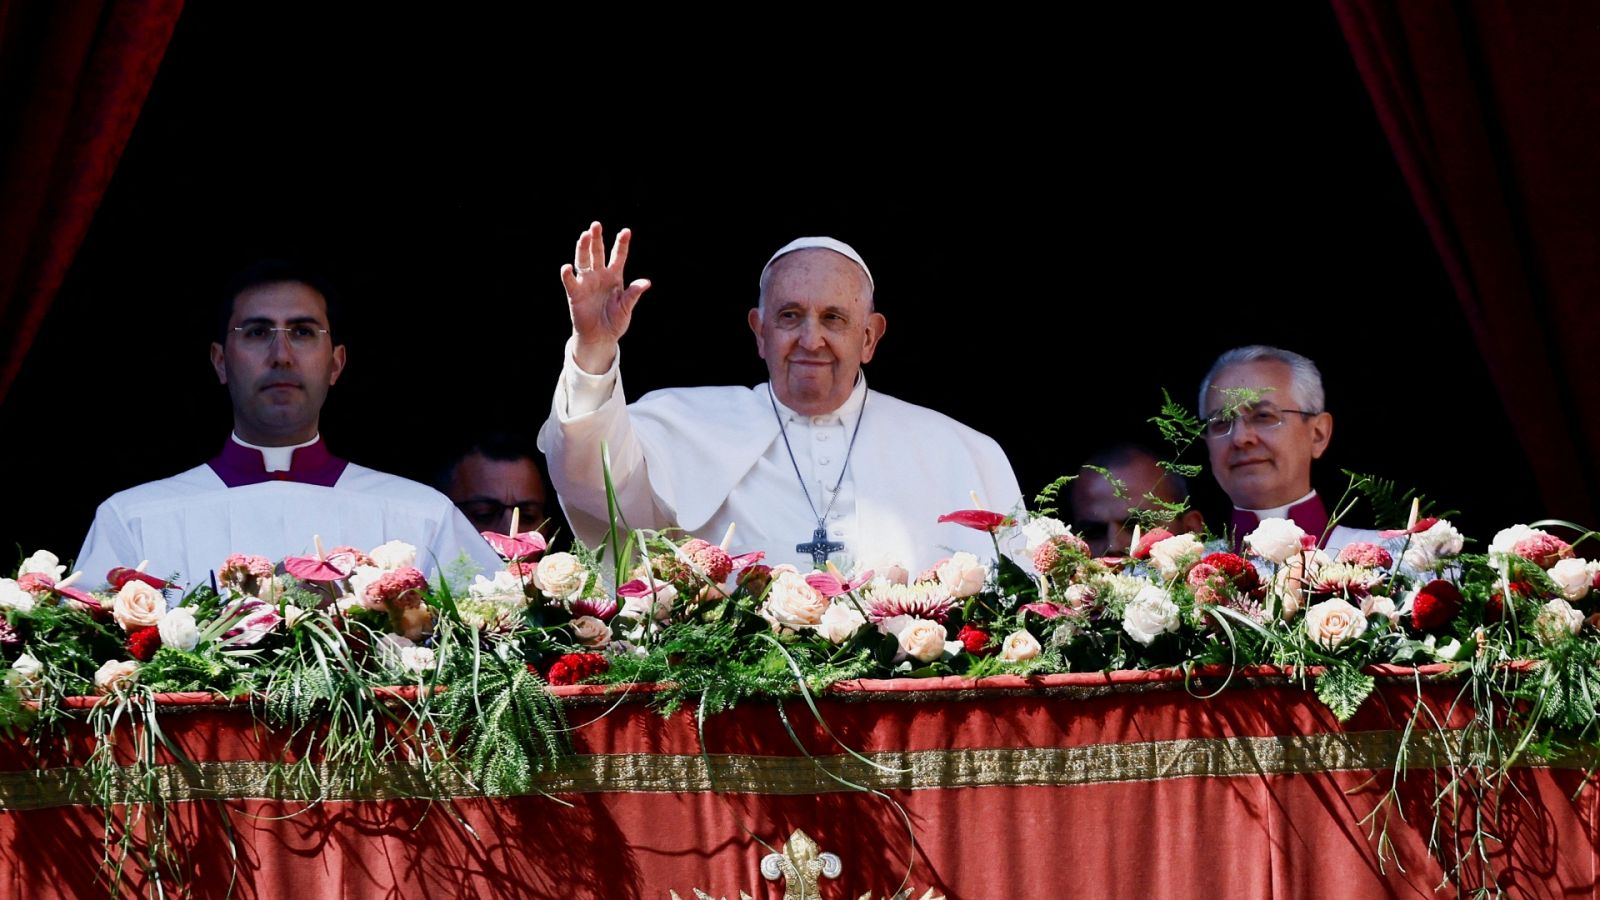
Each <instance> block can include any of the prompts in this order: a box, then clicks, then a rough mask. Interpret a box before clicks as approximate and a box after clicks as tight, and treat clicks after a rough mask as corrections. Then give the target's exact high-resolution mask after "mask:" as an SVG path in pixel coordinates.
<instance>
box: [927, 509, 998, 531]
mask: <svg viewBox="0 0 1600 900" xmlns="http://www.w3.org/2000/svg"><path fill="white" fill-rule="evenodd" d="M939 521H940V522H954V523H956V524H957V525H965V526H966V527H968V528H971V529H974V530H976V531H987V532H989V533H990V534H993V533H994V532H995V531H997V530H999V528H1000V527H1001V526H1002V525H1009V524H1010V523H1011V517H1010V516H1007V515H1005V514H1003V513H997V512H990V511H989V510H987V509H958V510H956V511H955V512H953V513H946V514H944V515H942V516H940V517H939Z"/></svg>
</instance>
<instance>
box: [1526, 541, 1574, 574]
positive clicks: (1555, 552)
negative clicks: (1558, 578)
mask: <svg viewBox="0 0 1600 900" xmlns="http://www.w3.org/2000/svg"><path fill="white" fill-rule="evenodd" d="M1511 552H1512V553H1515V554H1516V555H1518V556H1520V557H1522V558H1523V559H1525V560H1527V561H1528V562H1531V563H1533V564H1534V565H1536V566H1538V567H1539V568H1541V569H1548V568H1550V567H1551V566H1553V565H1555V564H1556V563H1558V562H1560V561H1562V560H1563V559H1571V558H1572V545H1570V544H1568V543H1567V542H1566V541H1563V540H1562V539H1561V538H1558V537H1556V536H1555V535H1553V534H1542V533H1541V534H1535V535H1534V536H1533V537H1529V538H1523V539H1522V540H1520V541H1518V542H1517V544H1516V546H1515V547H1512V548H1511Z"/></svg>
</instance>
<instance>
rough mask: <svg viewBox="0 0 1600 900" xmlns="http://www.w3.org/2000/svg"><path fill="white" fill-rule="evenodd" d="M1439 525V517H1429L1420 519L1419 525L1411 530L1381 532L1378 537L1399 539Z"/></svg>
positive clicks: (1398, 529)
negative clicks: (1404, 535) (1403, 535)
mask: <svg viewBox="0 0 1600 900" xmlns="http://www.w3.org/2000/svg"><path fill="white" fill-rule="evenodd" d="M1437 524H1439V517H1438V516H1429V517H1427V518H1426V519H1418V520H1417V524H1415V525H1413V526H1411V527H1410V528H1395V529H1392V530H1389V531H1380V532H1378V537H1381V538H1393V537H1399V536H1400V535H1402V534H1421V533H1423V532H1424V531H1427V530H1428V529H1429V528H1432V527H1433V526H1435V525H1437Z"/></svg>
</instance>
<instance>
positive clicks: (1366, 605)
mask: <svg viewBox="0 0 1600 900" xmlns="http://www.w3.org/2000/svg"><path fill="white" fill-rule="evenodd" d="M1361 614H1362V615H1364V616H1366V617H1368V618H1372V617H1373V616H1383V617H1384V618H1385V619H1388V620H1389V624H1390V625H1393V624H1395V623H1397V622H1399V621H1400V611H1399V610H1397V609H1395V606H1394V600H1393V599H1392V598H1390V597H1385V596H1384V595H1382V594H1368V595H1367V597H1366V599H1364V600H1362V601H1361Z"/></svg>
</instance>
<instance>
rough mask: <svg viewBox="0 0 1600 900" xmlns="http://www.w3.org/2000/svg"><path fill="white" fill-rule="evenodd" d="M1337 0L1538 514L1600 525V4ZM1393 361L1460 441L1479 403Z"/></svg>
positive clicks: (1414, 363) (1422, 357)
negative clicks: (1517, 444)
mask: <svg viewBox="0 0 1600 900" xmlns="http://www.w3.org/2000/svg"><path fill="white" fill-rule="evenodd" d="M1333 8H1334V12H1335V14H1336V15H1337V17H1338V20H1339V25H1340V27H1341V28H1342V29H1343V31H1344V35H1345V39H1346V40H1347V41H1348V42H1349V44H1350V49H1351V51H1352V54H1353V56H1354V57H1355V63H1356V68H1357V69H1358V70H1359V71H1360V73H1361V78H1362V80H1363V81H1364V82H1365V84H1366V87H1367V92H1368V93H1369V94H1370V95H1371V97H1372V102H1373V106H1374V107H1375V108H1376V110H1377V114H1378V118H1379V120H1380V121H1381V123H1382V125H1383V129H1384V131H1385V133H1386V134H1387V135H1388V138H1389V143H1390V144H1391V146H1392V147H1393V149H1394V153H1395V157H1396V158H1397V159H1398V161H1399V163H1400V169H1401V171H1402V173H1403V174H1404V176H1405V179H1406V182H1407V184H1408V185H1409V186H1410V189H1411V193H1412V196H1413V197H1414V198H1415V200H1416V203H1417V207H1418V209H1419V210H1420V211H1421V213H1422V217H1423V220H1424V221H1425V222H1426V224H1427V227H1428V230H1429V231H1430V233H1431V234H1432V237H1433V243H1434V246H1435V247H1436V248H1437V249H1438V252H1439V256H1440V258H1441V259H1442V260H1443V262H1444V266H1445V269H1446V271H1447V272H1448V274H1449V277H1450V280H1451V281H1452V283H1453V284H1454V286H1455V290H1456V293H1457V295H1458V296H1459V298H1460V300H1461V306H1462V310H1463V311H1464V313H1465V315H1466V317H1467V320H1468V322H1469V323H1470V325H1471V327H1472V329H1473V331H1474V333H1475V335H1476V337H1477V342H1478V345H1479V348H1480V349H1481V350H1482V352H1483V355H1484V358H1485V360H1486V361H1487V363H1488V368H1489V372H1490V375H1491V377H1492V378H1493V379H1494V382H1495V385H1496V387H1497V389H1498V391H1499V394H1500V401H1501V402H1502V403H1503V404H1504V405H1505V408H1506V410H1507V412H1508V413H1509V415H1510V420H1511V422H1512V424H1513V426H1514V427H1515V428H1516V429H1517V432H1518V435H1519V438H1520V440H1521V442H1522V444H1523V446H1524V448H1525V449H1526V450H1527V452H1528V457H1529V459H1530V461H1531V462H1532V464H1533V468H1534V474H1535V477H1536V478H1537V480H1538V484H1539V489H1540V493H1541V495H1542V496H1543V499H1544V501H1545V504H1546V508H1547V509H1548V510H1549V512H1550V514H1552V515H1555V516H1559V517H1563V518H1568V519H1572V520H1574V521H1577V522H1580V523H1583V524H1586V525H1589V526H1594V525H1600V521H1597V520H1596V518H1595V513H1596V511H1597V510H1600V463H1597V460H1600V378H1597V377H1595V375H1594V373H1593V365H1592V358H1593V354H1594V353H1595V350H1596V347H1597V346H1600V312H1597V311H1596V310H1595V308H1594V305H1595V304H1596V303H1600V178H1596V175H1595V166H1596V163H1597V161H1600V5H1596V4H1594V3H1592V2H1583V0H1579V2H1556V3H1536V4H1535V3H1522V2H1517V0H1495V2H1489V0H1483V2H1473V3H1443V2H1440V3H1393V2H1390V0H1334V3H1333ZM1399 352H1400V353H1401V354H1402V356H1401V358H1397V359H1396V360H1394V361H1393V368H1394V371H1395V373H1396V375H1397V376H1400V377H1403V378H1404V379H1405V382H1406V383H1407V384H1408V387H1407V388H1406V389H1405V391H1404V393H1405V394H1406V395H1408V396H1411V397H1412V398H1413V399H1411V400H1410V401H1409V402H1408V406H1409V407H1410V409H1411V414H1412V415H1414V416H1415V415H1420V416H1422V417H1423V418H1425V419H1427V418H1431V419H1434V420H1435V421H1437V422H1438V424H1439V425H1440V426H1442V429H1443V431H1445V432H1447V433H1450V434H1452V435H1453V436H1455V437H1456V438H1457V439H1459V440H1467V441H1470V440H1472V431H1473V422H1474V420H1475V418H1476V417H1475V416H1474V410H1475V409H1480V408H1482V406H1483V404H1485V403H1488V402H1490V401H1489V398H1486V397H1485V398H1477V397H1462V396H1459V395H1458V394H1456V393H1453V392H1452V391H1451V390H1450V385H1449V383H1448V372H1449V371H1450V361H1449V360H1446V359H1433V358H1431V357H1430V355H1429V352H1428V344H1427V336H1426V335H1418V336H1416V337H1415V338H1413V339H1410V340H1409V346H1407V347H1405V348H1401V349H1400V351H1399ZM1442 449H1443V452H1449V449H1448V447H1444V448H1442Z"/></svg>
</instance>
